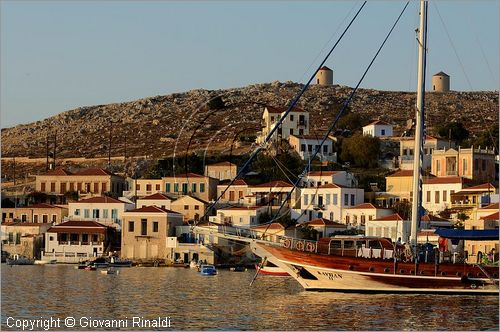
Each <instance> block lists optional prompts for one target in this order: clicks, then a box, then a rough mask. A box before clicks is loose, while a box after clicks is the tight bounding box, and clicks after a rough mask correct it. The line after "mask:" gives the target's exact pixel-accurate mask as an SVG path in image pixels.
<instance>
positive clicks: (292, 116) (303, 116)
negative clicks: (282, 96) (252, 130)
mask: <svg viewBox="0 0 500 332" xmlns="http://www.w3.org/2000/svg"><path fill="white" fill-rule="evenodd" d="M287 109H288V108H287V107H272V106H266V107H265V108H264V113H263V114H262V131H261V134H260V136H258V137H257V143H262V142H263V141H264V139H265V138H266V136H267V135H268V134H269V132H270V131H271V130H272V129H273V128H274V126H275V125H276V123H277V122H278V121H279V119H280V118H281V117H282V116H283V115H284V113H285V112H286V111H287ZM295 134H297V135H309V112H306V111H304V110H302V109H300V108H298V107H295V108H293V110H292V111H290V113H288V115H287V117H286V118H285V119H284V120H283V122H282V123H281V126H280V127H279V128H278V129H277V130H276V132H275V135H274V136H273V139H274V140H277V139H288V137H289V136H290V135H295Z"/></svg>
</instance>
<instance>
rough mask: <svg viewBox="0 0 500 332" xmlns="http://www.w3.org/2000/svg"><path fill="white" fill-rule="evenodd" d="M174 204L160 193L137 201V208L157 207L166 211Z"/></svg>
mask: <svg viewBox="0 0 500 332" xmlns="http://www.w3.org/2000/svg"><path fill="white" fill-rule="evenodd" d="M171 203H172V200H171V199H170V198H169V197H168V196H166V195H164V194H160V193H155V194H152V195H149V196H146V197H143V198H139V199H137V208H141V207H144V206H152V205H154V206H157V207H159V208H162V209H164V210H170V204H171Z"/></svg>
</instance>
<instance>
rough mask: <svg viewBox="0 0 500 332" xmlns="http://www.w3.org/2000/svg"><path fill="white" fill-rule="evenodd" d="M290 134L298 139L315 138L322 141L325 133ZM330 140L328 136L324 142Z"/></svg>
mask: <svg viewBox="0 0 500 332" xmlns="http://www.w3.org/2000/svg"><path fill="white" fill-rule="evenodd" d="M290 136H294V137H297V138H298V139H310V140H316V141H318V142H319V141H322V140H323V137H324V136H325V135H323V134H318V135H290ZM329 140H330V141H331V139H330V138H327V139H326V141H325V142H327V141H329Z"/></svg>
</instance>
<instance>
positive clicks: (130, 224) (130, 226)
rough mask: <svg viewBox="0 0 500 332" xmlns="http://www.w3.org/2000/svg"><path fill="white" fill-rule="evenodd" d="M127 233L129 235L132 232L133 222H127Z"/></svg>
mask: <svg viewBox="0 0 500 332" xmlns="http://www.w3.org/2000/svg"><path fill="white" fill-rule="evenodd" d="M128 231H129V232H130V233H132V232H134V222H133V221H129V222H128Z"/></svg>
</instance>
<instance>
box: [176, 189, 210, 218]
mask: <svg viewBox="0 0 500 332" xmlns="http://www.w3.org/2000/svg"><path fill="white" fill-rule="evenodd" d="M208 205H209V203H208V202H206V201H204V200H202V199H199V198H197V197H192V196H187V195H186V196H182V197H181V198H179V199H177V200H175V201H173V202H171V203H170V209H171V210H172V211H175V212H177V213H180V214H182V216H183V217H184V221H190V220H196V221H198V220H200V218H201V217H203V215H204V214H205V210H206V208H207V207H208Z"/></svg>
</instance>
